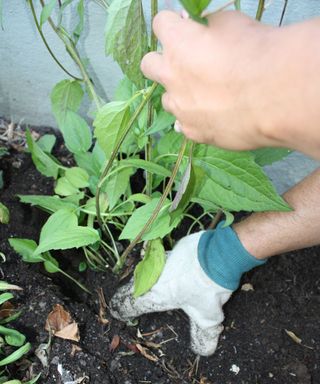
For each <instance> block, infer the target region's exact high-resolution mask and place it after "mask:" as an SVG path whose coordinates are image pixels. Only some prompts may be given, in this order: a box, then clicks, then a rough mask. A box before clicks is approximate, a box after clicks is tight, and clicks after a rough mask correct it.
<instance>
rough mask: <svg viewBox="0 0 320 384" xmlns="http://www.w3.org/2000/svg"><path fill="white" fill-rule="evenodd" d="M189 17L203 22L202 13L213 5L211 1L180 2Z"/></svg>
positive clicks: (183, 0)
mask: <svg viewBox="0 0 320 384" xmlns="http://www.w3.org/2000/svg"><path fill="white" fill-rule="evenodd" d="M180 2H181V3H182V5H183V6H184V8H185V10H186V11H187V12H188V13H189V15H190V16H191V17H192V18H194V19H195V20H197V21H201V15H202V12H203V11H204V10H205V9H206V8H207V7H208V5H209V4H210V3H211V0H180Z"/></svg>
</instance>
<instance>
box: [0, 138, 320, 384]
mask: <svg viewBox="0 0 320 384" xmlns="http://www.w3.org/2000/svg"><path fill="white" fill-rule="evenodd" d="M56 148H57V147H56ZM56 151H58V153H59V154H60V155H59V157H60V159H62V161H64V162H68V161H69V160H68V158H66V157H65V158H64V154H65V151H64V147H62V146H61V144H60V147H59V144H58V148H57V149H56ZM0 168H1V169H3V171H4V188H3V190H1V191H0V196H1V201H2V202H3V203H4V204H5V205H6V206H7V207H8V208H9V210H10V213H11V219H10V223H9V224H8V225H0V250H1V252H3V253H4V255H5V256H6V262H5V263H4V264H2V265H1V270H0V271H2V272H3V277H2V279H4V280H6V281H8V282H11V283H13V284H17V285H20V286H21V287H22V288H23V291H22V293H18V294H17V301H16V303H17V305H19V307H21V309H22V310H23V313H22V315H21V317H20V318H19V319H18V320H17V321H16V322H15V327H16V329H18V330H20V331H21V332H23V333H24V334H25V335H26V336H27V339H28V340H29V341H30V342H31V343H32V345H33V347H34V348H33V350H35V349H36V348H37V347H38V346H39V344H41V343H46V342H47V341H48V332H47V331H45V322H46V319H47V316H48V314H49V312H50V311H51V310H52V308H53V306H54V305H55V304H61V305H63V307H64V308H65V309H66V310H67V311H68V312H69V313H70V314H71V316H72V317H73V319H74V320H75V321H76V322H77V323H78V324H79V329H80V342H79V343H73V342H70V341H66V340H62V339H59V338H54V339H53V340H52V345H51V348H50V353H49V357H48V367H47V368H46V369H44V368H43V367H42V366H41V363H40V361H39V360H38V359H37V358H36V357H35V356H34V355H33V354H32V353H31V354H29V356H28V360H30V362H33V363H34V364H33V366H32V369H33V370H34V371H35V372H39V371H41V370H42V372H43V374H42V379H41V380H40V382H41V383H46V384H51V383H67V382H69V384H71V383H73V382H74V383H92V384H100V383H101V384H102V383H104V384H105V383H119V384H120V383H121V384H135V383H137V384H138V383H152V384H164V383H179V384H180V383H181V384H182V383H201V384H229V383H230V384H231V383H232V384H236V383H237V384H238V383H243V384H253V383H259V384H264V383H277V384H282V383H283V384H288V383H299V384H317V383H319V382H320V381H319V380H320V363H319V362H320V332H319V329H320V263H319V254H320V248H311V249H308V250H303V251H299V252H295V253H290V254H287V255H283V256H281V257H279V258H273V259H272V260H271V261H269V262H268V264H267V265H265V266H263V267H261V268H258V269H256V270H254V271H252V272H250V273H248V274H246V275H245V276H244V278H243V282H242V283H243V284H244V283H250V284H251V285H252V287H253V289H254V290H249V291H245V290H239V291H238V292H236V293H235V294H234V295H233V297H232V298H231V300H230V301H229V302H228V303H227V305H226V306H225V314H226V320H225V322H224V326H225V331H224V332H223V334H222V337H221V339H220V343H219V348H218V350H217V351H216V353H215V355H214V356H212V357H209V358H201V359H200V361H199V364H197V361H195V358H196V356H195V355H194V354H193V353H192V352H191V351H190V349H189V336H188V319H187V317H186V316H185V315H184V313H183V312H181V311H174V312H171V313H162V314H152V315H146V316H142V317H141V319H139V324H138V325H137V326H128V325H126V324H123V323H120V322H118V321H116V320H114V319H112V318H111V316H110V314H109V312H108V309H106V312H105V315H104V316H105V320H106V321H104V323H105V324H102V323H101V319H100V321H99V310H100V309H101V305H100V304H99V297H98V293H97V290H100V289H102V290H103V293H104V296H105V299H106V302H108V301H109V299H110V298H111V296H112V295H113V293H114V292H115V290H116V289H117V287H118V285H119V282H118V280H117V278H116V277H114V276H113V275H112V274H110V273H95V272H92V271H86V272H84V273H81V274H80V273H78V272H77V266H78V264H79V260H80V257H79V255H80V251H79V252H66V253H65V254H63V255H62V254H61V253H58V252H57V253H55V256H56V257H57V258H58V259H59V261H60V263H61V265H62V266H63V269H65V270H66V271H67V272H69V273H71V274H72V275H73V276H74V277H76V278H77V279H79V280H80V281H81V282H82V283H83V284H85V285H86V286H87V287H88V288H89V289H90V290H91V291H92V292H94V294H93V295H92V296H90V295H87V294H85V293H83V292H82V291H80V290H79V289H78V288H77V287H76V286H75V285H73V283H72V282H70V281H69V280H66V279H64V278H63V277H62V276H59V275H58V274H56V275H48V274H47V273H46V272H45V271H44V270H43V269H42V267H40V266H39V265H36V264H35V265H33V264H25V263H24V262H22V261H21V258H20V257H19V256H17V255H16V254H15V252H14V251H13V250H12V249H11V248H10V246H9V244H8V241H7V239H8V238H10V237H21V238H30V239H35V240H38V235H39V231H40V228H41V225H42V224H43V223H44V221H45V220H46V217H47V216H46V214H45V213H43V212H42V211H40V210H39V209H37V208H31V207H30V206H28V205H23V204H21V203H19V201H18V199H17V198H16V195H17V194H50V193H52V191H53V180H51V179H48V178H46V177H43V176H41V175H40V174H39V173H38V172H37V170H36V169H35V167H34V165H33V163H32V160H31V157H30V155H29V154H26V153H23V152H19V151H17V150H15V149H12V148H11V149H10V154H9V155H7V156H6V157H4V158H2V160H1V166H0ZM182 235H183V234H182V233H178V234H176V236H177V237H179V236H182ZM285 330H287V331H291V332H294V334H295V335H296V336H298V337H299V338H300V339H301V340H302V343H301V344H299V343H296V342H295V341H294V340H293V338H292V337H290V336H289V335H288V334H287V333H286V332H285ZM118 336H119V337H120V342H119V338H118ZM141 336H143V337H141ZM296 341H297V340H296ZM137 344H138V346H141V347H143V348H146V349H142V350H143V351H144V352H146V353H145V356H144V355H143V354H141V351H139V349H138V348H137ZM73 345H77V346H78V347H80V348H75V347H73ZM112 349H114V350H112ZM18 368H19V369H20V371H19V372H18V374H17V375H16V376H20V377H21V378H23V377H24V375H25V374H26V369H30V367H29V368H26V367H25V366H24V365H21V366H20V367H15V369H18ZM59 371H60V373H59ZM61 372H63V377H62V376H61Z"/></svg>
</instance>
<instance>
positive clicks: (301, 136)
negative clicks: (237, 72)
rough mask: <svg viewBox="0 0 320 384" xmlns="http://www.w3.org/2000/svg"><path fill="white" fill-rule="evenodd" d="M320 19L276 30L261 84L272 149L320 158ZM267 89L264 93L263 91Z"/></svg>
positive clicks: (264, 115) (269, 141)
mask: <svg viewBox="0 0 320 384" xmlns="http://www.w3.org/2000/svg"><path fill="white" fill-rule="evenodd" d="M319 38H320V18H316V19H314V20H310V21H306V22H303V23H298V24H295V25H292V26H288V27H284V28H281V29H278V30H275V33H274V36H273V38H272V44H273V48H270V52H269V54H270V55H271V58H270V68H269V70H268V72H267V73H266V74H265V77H264V79H262V80H261V84H260V86H261V87H262V88H261V94H263V92H264V93H265V95H267V96H266V98H265V101H262V103H261V106H262V114H261V117H260V118H261V121H262V126H263V131H264V134H265V136H266V143H267V144H269V145H276V146H286V147H289V148H293V149H296V150H300V151H302V152H304V153H306V154H308V155H311V156H313V157H315V158H320V71H319V68H320V45H319ZM263 88H264V89H263Z"/></svg>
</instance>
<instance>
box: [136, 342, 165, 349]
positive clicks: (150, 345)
mask: <svg viewBox="0 0 320 384" xmlns="http://www.w3.org/2000/svg"><path fill="white" fill-rule="evenodd" d="M141 344H143V345H145V346H146V347H148V348H154V349H160V348H161V347H162V345H161V344H157V343H154V342H153V341H148V340H144V341H141Z"/></svg>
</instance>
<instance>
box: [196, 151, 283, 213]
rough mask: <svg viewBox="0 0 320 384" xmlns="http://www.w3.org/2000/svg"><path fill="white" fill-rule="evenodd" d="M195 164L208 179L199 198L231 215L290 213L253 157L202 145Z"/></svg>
mask: <svg viewBox="0 0 320 384" xmlns="http://www.w3.org/2000/svg"><path fill="white" fill-rule="evenodd" d="M193 162H194V164H195V165H197V166H198V167H200V168H202V169H203V171H204V172H205V174H206V175H207V180H206V181H205V183H204V186H203V188H202V189H201V191H200V192H199V194H198V197H199V198H201V199H204V200H208V201H212V202H213V203H214V204H216V205H218V206H220V207H221V208H222V209H225V210H228V211H241V210H246V211H268V210H280V211H290V208H289V206H288V205H287V204H286V203H285V202H284V200H283V199H282V198H281V197H280V196H279V195H278V194H277V192H276V191H275V189H274V187H273V185H272V184H271V182H270V181H269V179H268V178H267V177H266V175H265V174H264V173H263V171H262V169H261V168H260V167H259V166H258V165H257V164H256V163H255V162H254V159H253V156H252V155H251V153H249V152H231V151H224V150H222V149H218V148H214V147H207V146H204V145H200V146H198V147H197V151H196V153H195V155H194V160H193Z"/></svg>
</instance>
